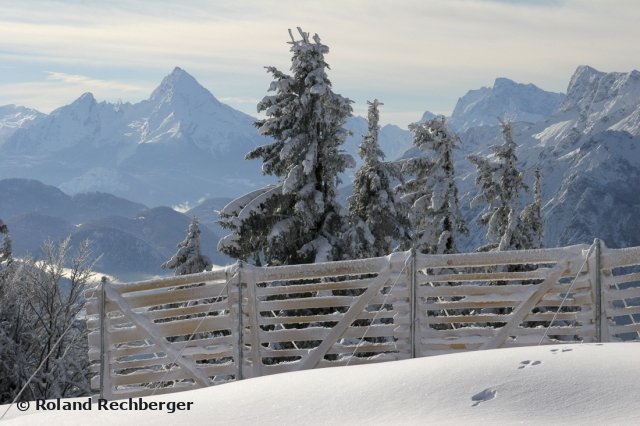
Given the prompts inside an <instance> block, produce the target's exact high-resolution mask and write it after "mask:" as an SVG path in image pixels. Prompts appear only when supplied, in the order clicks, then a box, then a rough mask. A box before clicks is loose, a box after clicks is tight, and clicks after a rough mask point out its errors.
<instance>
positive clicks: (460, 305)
mask: <svg viewBox="0 0 640 426" xmlns="http://www.w3.org/2000/svg"><path fill="white" fill-rule="evenodd" d="M521 302H522V301H521V300H509V299H506V300H494V301H488V300H483V301H480V300H479V301H467V300H460V301H456V302H439V303H423V304H421V305H420V309H423V310H425V311H442V310H445V309H446V310H451V309H470V308H502V307H513V306H516V305H518V304H519V303H521Z"/></svg>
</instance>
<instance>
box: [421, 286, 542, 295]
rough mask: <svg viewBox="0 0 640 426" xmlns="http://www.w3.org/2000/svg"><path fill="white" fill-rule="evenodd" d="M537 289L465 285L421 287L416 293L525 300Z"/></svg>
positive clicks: (533, 287) (532, 287) (531, 287)
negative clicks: (506, 296)
mask: <svg viewBox="0 0 640 426" xmlns="http://www.w3.org/2000/svg"><path fill="white" fill-rule="evenodd" d="M536 288H538V286H537V285H535V284H525V285H492V286H489V285H484V286H479V285H470V284H464V285H458V286H435V287H431V286H420V287H418V288H417V289H416V292H417V296H418V297H444V296H491V295H512V296H517V297H518V298H522V299H524V298H526V297H527V296H528V295H529V294H531V293H532V292H533V291H535V289H536Z"/></svg>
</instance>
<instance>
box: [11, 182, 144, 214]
mask: <svg viewBox="0 0 640 426" xmlns="http://www.w3.org/2000/svg"><path fill="white" fill-rule="evenodd" d="M0 194H2V196H1V197H0V217H3V218H7V219H8V218H11V217H13V216H20V215H25V214H29V213H39V214H44V215H47V216H52V217H58V218H63V219H65V220H67V221H70V222H72V223H81V222H85V221H87V220H95V219H96V218H101V217H107V216H114V215H121V216H132V215H134V214H135V213H137V212H139V211H140V210H142V209H145V208H146V206H144V205H143V204H140V203H134V202H132V201H129V200H125V199H123V198H119V197H116V196H114V195H111V194H105V193H99V192H96V193H86V194H76V195H74V196H70V195H67V194H65V193H64V192H62V191H61V190H59V189H58V188H56V187H54V186H51V185H45V184H43V183H42V182H40V181H37V180H33V179H2V180H0Z"/></svg>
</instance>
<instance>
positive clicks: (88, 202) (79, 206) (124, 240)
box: [0, 179, 233, 279]
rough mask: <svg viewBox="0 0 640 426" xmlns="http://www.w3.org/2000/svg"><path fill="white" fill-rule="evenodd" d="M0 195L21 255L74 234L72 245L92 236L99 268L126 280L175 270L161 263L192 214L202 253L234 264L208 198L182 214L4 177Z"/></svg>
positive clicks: (5, 218)
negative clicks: (223, 250) (222, 245)
mask: <svg viewBox="0 0 640 426" xmlns="http://www.w3.org/2000/svg"><path fill="white" fill-rule="evenodd" d="M0 194H2V196H1V197H0V218H2V219H3V221H4V222H5V223H6V224H7V225H8V227H9V231H10V233H11V238H12V241H13V251H14V255H16V256H25V255H26V254H27V253H31V254H33V255H36V256H37V255H39V254H40V248H41V246H42V243H43V242H44V241H45V240H47V239H50V240H52V241H54V242H57V241H61V240H62V239H64V238H66V237H67V236H69V235H70V236H71V243H72V246H73V247H77V245H78V244H79V243H80V242H81V241H83V240H85V239H89V240H91V242H92V250H93V253H94V254H95V255H96V257H97V256H101V257H100V259H99V261H98V263H97V264H96V270H98V271H101V272H105V273H109V274H112V275H117V276H119V277H120V278H121V279H138V278H143V277H147V276H150V275H164V274H171V271H166V270H163V269H161V268H160V265H161V264H162V263H163V262H165V261H167V260H168V259H169V258H170V257H171V256H172V255H173V254H174V253H175V251H176V245H177V244H178V243H179V242H180V241H182V240H183V239H184V237H185V235H186V231H187V228H188V226H189V223H190V222H191V215H193V214H197V215H198V217H199V218H201V219H202V220H201V242H202V249H203V252H204V253H205V254H206V255H207V256H209V257H210V258H211V260H212V261H213V262H214V263H215V264H218V265H224V264H227V263H232V262H233V261H232V260H231V259H229V258H228V257H226V256H224V255H221V254H219V253H218V252H217V251H216V245H217V242H218V240H219V239H220V237H221V236H222V234H221V229H220V228H219V226H218V225H217V224H215V218H216V217H217V216H216V214H215V212H214V210H213V208H209V207H208V206H210V205H211V204H210V202H209V200H204V201H203V203H202V204H201V205H198V206H196V207H195V208H194V209H193V212H187V214H182V213H179V212H177V211H175V210H173V209H171V208H169V207H155V208H148V207H146V206H144V205H143V204H139V203H134V202H131V201H128V200H125V199H123V198H119V197H116V196H113V195H111V194H105V193H86V194H76V195H74V196H69V195H67V194H65V193H64V192H62V191H60V190H59V189H58V188H56V187H53V186H50V185H45V184H43V183H41V182H39V181H35V180H27V179H4V180H0ZM222 202H224V201H222ZM214 204H215V202H214ZM215 205H218V204H215ZM210 227H211V228H213V229H211V228H210Z"/></svg>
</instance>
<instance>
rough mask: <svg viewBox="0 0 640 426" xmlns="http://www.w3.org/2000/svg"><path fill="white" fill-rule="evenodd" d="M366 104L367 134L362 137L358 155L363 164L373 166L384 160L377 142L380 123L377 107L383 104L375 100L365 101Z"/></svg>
mask: <svg viewBox="0 0 640 426" xmlns="http://www.w3.org/2000/svg"><path fill="white" fill-rule="evenodd" d="M367 104H368V105H369V111H368V113H367V120H368V123H369V132H368V133H367V134H366V135H365V136H364V138H363V140H362V143H361V144H360V146H359V149H358V153H359V154H360V157H362V159H363V160H364V162H365V163H369V164H374V163H377V162H378V161H379V160H384V152H382V150H381V149H380V144H379V142H378V139H379V134H380V125H379V124H378V122H379V121H380V112H379V110H378V107H379V106H380V105H384V104H383V103H382V102H380V101H378V100H377V99H374V100H373V102H371V101H367Z"/></svg>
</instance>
